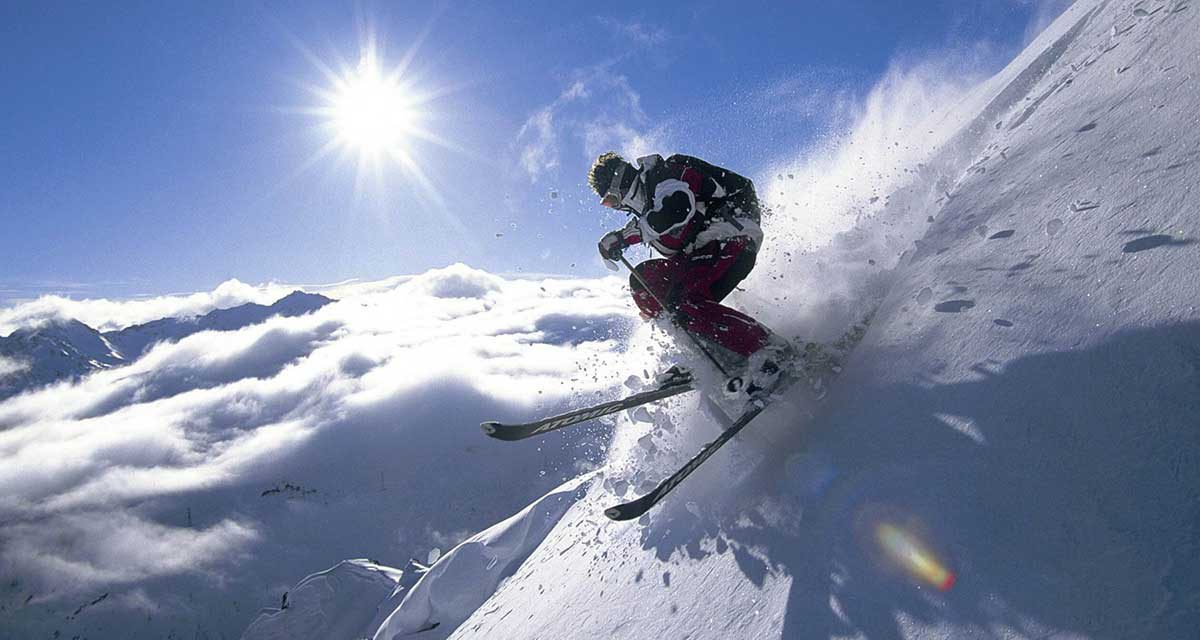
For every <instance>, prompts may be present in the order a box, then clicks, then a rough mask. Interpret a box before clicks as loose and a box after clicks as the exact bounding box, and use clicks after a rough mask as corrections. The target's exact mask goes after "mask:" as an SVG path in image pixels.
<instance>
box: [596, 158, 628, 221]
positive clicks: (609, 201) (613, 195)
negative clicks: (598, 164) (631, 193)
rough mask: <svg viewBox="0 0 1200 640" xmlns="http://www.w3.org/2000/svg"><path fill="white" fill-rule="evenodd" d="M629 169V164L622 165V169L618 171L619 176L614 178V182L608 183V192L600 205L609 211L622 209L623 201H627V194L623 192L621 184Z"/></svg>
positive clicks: (601, 199)
mask: <svg viewBox="0 0 1200 640" xmlns="http://www.w3.org/2000/svg"><path fill="white" fill-rule="evenodd" d="M628 167H629V164H628V163H625V162H622V163H621V168H619V169H617V175H615V176H613V179H612V182H609V183H608V191H606V192H605V193H604V195H603V196H602V197H601V198H600V204H602V205H604V206H606V207H608V208H609V209H620V208H621V204H622V201H624V200H625V194H624V193H622V192H621V182H623V181H624V179H625V169H627V168H628Z"/></svg>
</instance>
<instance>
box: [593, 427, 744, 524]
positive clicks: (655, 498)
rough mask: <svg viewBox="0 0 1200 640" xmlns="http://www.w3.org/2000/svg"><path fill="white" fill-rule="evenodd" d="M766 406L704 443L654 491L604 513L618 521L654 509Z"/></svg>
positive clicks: (638, 515)
mask: <svg viewBox="0 0 1200 640" xmlns="http://www.w3.org/2000/svg"><path fill="white" fill-rule="evenodd" d="M765 408H766V405H765V404H759V405H756V406H754V407H753V408H750V409H748V410H747V411H746V412H745V413H743V414H742V415H741V417H740V418H738V419H737V420H736V421H735V422H734V423H733V425H731V426H730V427H729V428H728V429H726V430H724V431H722V432H721V435H719V436H717V439H716V440H713V441H712V442H710V443H708V444H706V445H704V448H703V449H701V450H700V453H697V454H696V455H695V456H694V457H693V458H692V459H691V460H688V462H687V464H685V465H683V467H681V468H680V469H679V471H676V472H675V473H674V474H672V475H671V476H670V477H669V478H667V479H666V480H663V481H662V482H661V483H659V485H658V486H657V487H655V488H654V490H653V491H651V492H650V493H647V494H646V495H644V496H642V497H640V498H638V499H636V500H632V501H630V502H625V503H622V504H619V505H616V506H614V507H610V508H608V509H605V510H604V515H606V516H608V518H609V519H611V520H617V521H621V520H633V519H634V518H638V517H641V516H642V515H643V514H645V513H646V512H647V511H649V510H650V509H652V508H653V507H654V505H656V504H658V503H659V502H660V501H661V500H662V499H663V498H665V497H666V495H667V494H668V493H670V492H671V490H672V489H674V488H675V487H677V486H679V483H680V482H683V480H684V478H687V477H688V476H689V475H691V473H692V472H693V471H695V470H696V468H697V467H699V466H700V465H701V464H703V463H704V461H705V460H707V459H708V458H709V457H710V456H712V454H714V453H716V452H717V450H718V449H720V448H721V447H722V446H724V445H725V443H726V442H729V441H730V440H731V439H733V437H734V436H736V435H737V434H738V432H739V431H741V430H742V429H743V428H745V427H746V425H748V424H750V421H751V420H753V419H754V418H755V417H756V416H758V414H760V413H762V411H763V409H765Z"/></svg>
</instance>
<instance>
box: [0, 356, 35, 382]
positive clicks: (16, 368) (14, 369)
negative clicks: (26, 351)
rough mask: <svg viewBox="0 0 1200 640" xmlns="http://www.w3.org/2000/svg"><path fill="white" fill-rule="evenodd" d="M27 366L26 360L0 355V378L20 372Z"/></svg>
mask: <svg viewBox="0 0 1200 640" xmlns="http://www.w3.org/2000/svg"><path fill="white" fill-rule="evenodd" d="M28 368H29V363H28V362H25V361H23V360H16V359H13V358H5V357H4V356H0V379H3V378H4V377H5V376H10V375H12V374H14V373H20V372H22V371H24V370H26V369H28Z"/></svg>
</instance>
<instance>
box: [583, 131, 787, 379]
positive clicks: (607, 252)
mask: <svg viewBox="0 0 1200 640" xmlns="http://www.w3.org/2000/svg"><path fill="white" fill-rule="evenodd" d="M588 183H589V184H590V185H591V186H592V189H594V190H595V191H596V194H597V195H599V196H600V198H601V200H600V202H601V204H603V205H604V206H606V207H609V208H612V209H616V210H620V211H624V212H626V213H629V214H631V216H632V217H631V218H630V220H629V223H628V224H626V225H625V227H624V228H622V229H619V230H616V231H611V232H609V233H606V234H604V236H603V237H601V238H600V242H599V250H600V255H601V256H602V257H604V259H605V260H617V259H619V258H620V257H621V255H622V252H623V251H624V250H625V248H626V247H629V246H630V245H634V244H639V243H643V242H644V243H647V244H649V245H650V246H652V247H654V249H656V250H657V251H658V253H660V254H662V255H663V256H664V257H663V258H659V259H652V260H647V261H645V262H643V263H641V264H639V265H637V266H636V267H635V268H634V274H631V275H630V287H631V290H632V292H633V299H634V302H635V303H636V304H637V306H638V308H639V309H640V310H641V313H642V317H644V318H646V319H652V318H658V317H660V316H661V315H662V314H663V312H664V311H665V312H666V313H668V314H669V315H670V317H671V318H672V319H673V320H674V321H675V323H676V324H678V325H679V326H680V327H682V328H683V329H684V330H686V331H689V332H691V333H692V334H693V335H695V336H696V337H698V338H701V339H703V340H705V341H707V342H709V343H710V344H716V345H719V346H720V347H721V348H722V349H724V350H725V351H727V352H728V353H729V354H732V355H733V356H734V358H735V359H736V360H737V361H739V363H740V364H741V366H743V367H744V370H745V376H743V378H742V379H743V380H744V387H745V391H746V394H747V397H748V398H749V400H750V401H752V402H754V401H759V402H762V401H765V400H766V399H767V398H768V397H769V396H770V394H771V393H772V391H774V390H775V388H776V387H777V385H778V384H779V383H780V382H781V381H782V379H783V376H782V373H783V372H785V371H787V370H788V369H789V368H790V367H791V366H792V365H793V360H794V359H795V358H796V353H795V350H794V349H793V348H792V346H791V345H790V344H789V343H788V342H787V341H786V340H784V339H783V338H780V337H779V336H776V335H775V334H774V333H772V332H771V331H770V330H769V329H767V328H766V327H765V326H763V325H762V324H761V323H759V322H758V321H757V320H755V319H754V318H752V317H750V316H748V315H746V314H744V313H742V312H740V311H736V310H734V309H731V308H729V307H727V306H724V305H722V304H720V303H721V300H723V299H724V298H725V297H726V296H728V295H729V293H730V292H732V291H733V289H734V287H736V286H737V285H738V283H739V282H741V281H742V280H743V279H745V277H746V276H747V275H749V274H750V270H751V269H753V268H754V261H755V256H756V254H757V253H758V249H759V247H760V246H761V244H762V240H763V232H762V228H761V227H760V226H759V223H760V221H761V218H762V214H761V209H760V207H759V204H758V196H757V195H756V194H755V192H754V183H753V182H751V181H750V180H749V179H748V178H745V177H743V176H740V175H738V174H736V173H734V172H732V171H729V170H728V169H723V168H721V167H718V166H715V165H712V164H709V163H707V162H705V161H703V160H701V159H699V158H694V157H691V156H686V155H678V154H677V155H673V156H671V157H669V158H666V159H665V160H664V159H663V157H662V156H661V155H658V154H654V155H649V156H645V157H643V158H639V159H638V160H637V166H636V167H635V166H634V165H633V164H631V163H629V162H628V161H626V160H625V159H624V158H622V157H621V156H620V155H618V154H616V153H614V152H611V151H610V152H607V153H604V154H602V155H600V157H599V158H597V159H596V162H595V163H594V164H593V165H592V168H591V170H590V171H589V173H588ZM643 283H645V285H643ZM647 287H649V288H650V291H647ZM659 301H662V303H663V304H665V305H666V306H667V307H668V308H667V309H665V310H664V309H663V308H662V307H661V306H660V304H659ZM730 373H732V372H730ZM731 390H733V389H731Z"/></svg>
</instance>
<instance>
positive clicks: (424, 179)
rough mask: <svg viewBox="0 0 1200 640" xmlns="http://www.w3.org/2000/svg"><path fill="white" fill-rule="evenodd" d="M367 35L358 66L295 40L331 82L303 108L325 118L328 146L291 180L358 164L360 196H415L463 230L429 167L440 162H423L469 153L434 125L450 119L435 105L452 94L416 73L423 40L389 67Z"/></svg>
mask: <svg viewBox="0 0 1200 640" xmlns="http://www.w3.org/2000/svg"><path fill="white" fill-rule="evenodd" d="M365 31H366V32H365V33H363V34H362V41H361V43H360V45H359V56H358V60H357V64H353V63H350V62H349V61H345V60H334V61H331V60H329V59H326V58H322V57H320V56H317V55H316V54H315V53H313V52H312V50H311V49H309V48H308V47H307V46H305V45H304V44H303V42H301V41H300V40H299V39H298V38H295V39H293V42H294V43H295V44H296V46H297V48H298V49H299V50H300V51H301V52H302V53H303V54H304V56H305V57H306V58H308V60H309V62H310V63H312V65H313V66H314V67H315V68H316V70H317V71H318V72H319V73H320V74H321V76H323V77H324V80H325V82H324V84H323V85H320V86H318V85H307V86H306V88H307V89H308V90H309V92H310V93H311V94H312V95H314V96H315V97H316V98H317V99H318V102H317V104H313V105H310V106H306V107H301V108H299V109H297V111H299V112H300V113H304V114H305V115H310V116H314V117H316V118H318V119H319V120H320V122H319V123H318V124H317V126H316V127H315V129H316V130H317V131H318V132H319V133H320V134H322V135H323V137H324V142H323V143H322V145H321V146H320V147H319V148H318V149H317V150H316V151H315V152H314V153H313V154H312V155H311V156H310V157H309V158H308V159H307V160H305V161H304V162H303V164H302V165H301V166H300V167H299V168H298V169H297V170H296V171H294V172H293V173H292V175H291V176H290V177H289V178H288V180H289V181H290V180H294V179H297V178H299V177H300V176H302V175H303V174H304V173H306V172H308V171H309V170H311V169H312V168H314V167H315V166H317V165H318V164H319V163H320V162H321V161H322V160H325V159H332V160H333V161H334V162H333V164H332V166H334V167H336V168H339V169H340V168H342V167H345V166H346V165H347V164H349V165H351V166H353V168H354V193H355V197H356V198H364V197H367V196H372V198H373V199H375V201H376V202H377V203H387V202H389V201H390V199H391V198H392V196H393V195H395V194H405V195H411V196H414V197H415V198H416V199H417V201H418V203H419V204H420V205H422V208H423V209H425V210H435V211H439V212H441V213H443V214H444V215H446V216H447V217H449V218H451V222H452V223H453V224H454V226H456V227H460V228H464V229H465V227H463V226H462V225H461V223H460V222H459V221H458V220H457V217H456V216H454V215H453V214H452V213H451V212H449V210H448V209H447V207H446V203H445V199H444V198H443V196H442V195H441V192H442V190H441V189H439V188H438V187H437V185H436V184H435V181H434V178H433V176H431V175H430V174H429V168H430V167H432V166H438V163H437V162H435V161H431V160H430V158H427V157H423V156H424V154H428V153H437V152H438V151H439V148H440V149H442V150H449V151H453V152H457V153H468V152H467V151H466V150H465V149H464V148H463V147H462V146H461V145H460V144H458V143H456V142H453V141H451V140H448V139H446V138H445V137H443V136H441V135H439V134H438V133H436V132H435V131H434V130H433V129H432V128H431V127H432V125H434V124H436V123H437V121H439V120H440V119H445V118H446V114H444V113H439V112H438V110H437V109H435V107H436V106H437V101H438V100H439V99H441V98H442V97H443V96H446V95H448V94H450V93H451V92H452V90H451V89H450V88H449V87H447V86H445V85H443V86H429V85H426V84H423V82H422V79H424V80H426V81H428V80H430V79H431V75H430V74H429V73H428V72H427V73H425V74H422V73H418V72H417V71H416V70H415V69H416V60H417V52H418V49H419V48H420V44H421V42H422V41H423V40H424V37H425V36H424V35H422V36H420V37H418V38H417V40H416V41H415V42H413V43H412V44H411V46H410V48H409V49H408V51H407V52H406V53H404V54H403V55H402V56H399V59H398V60H392V61H391V62H390V63H389V62H387V56H386V55H385V53H386V50H385V47H384V46H383V45H382V44H381V42H380V41H378V40H377V39H376V37H375V35H374V34H375V30H374V28H373V27H367V28H366V29H365Z"/></svg>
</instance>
